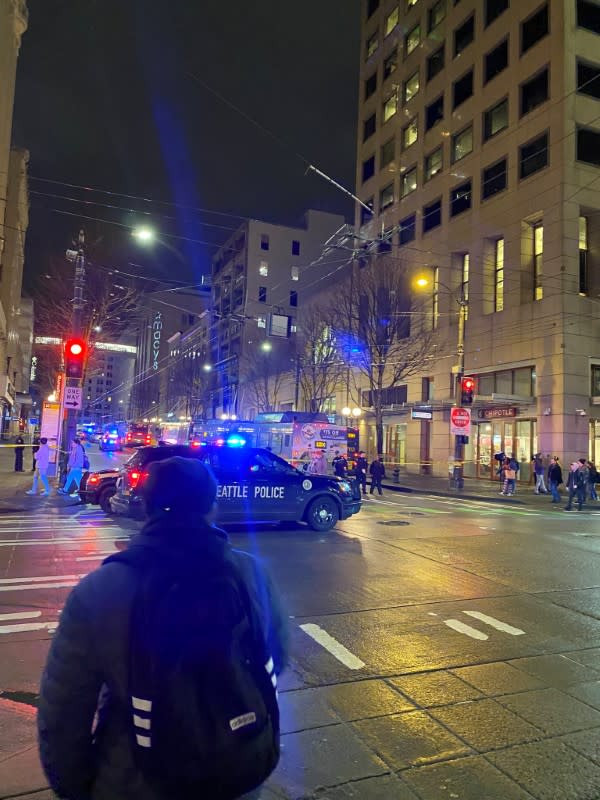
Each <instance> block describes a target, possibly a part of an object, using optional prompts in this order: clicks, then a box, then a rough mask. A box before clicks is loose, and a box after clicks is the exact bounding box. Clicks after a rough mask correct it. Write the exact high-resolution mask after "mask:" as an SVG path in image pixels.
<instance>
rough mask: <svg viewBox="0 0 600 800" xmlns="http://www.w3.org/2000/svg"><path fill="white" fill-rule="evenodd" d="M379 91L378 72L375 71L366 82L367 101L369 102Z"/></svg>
mask: <svg viewBox="0 0 600 800" xmlns="http://www.w3.org/2000/svg"><path fill="white" fill-rule="evenodd" d="M376 91H377V71H375V72H374V73H373V74H372V75H369V77H368V78H367V79H366V81H365V100H368V99H369V97H371V95H373V94H375V92H376Z"/></svg>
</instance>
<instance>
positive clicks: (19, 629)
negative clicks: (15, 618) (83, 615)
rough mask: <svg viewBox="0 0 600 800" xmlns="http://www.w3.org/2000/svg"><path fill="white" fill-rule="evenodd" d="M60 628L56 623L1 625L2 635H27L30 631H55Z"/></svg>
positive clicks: (0, 632)
mask: <svg viewBox="0 0 600 800" xmlns="http://www.w3.org/2000/svg"><path fill="white" fill-rule="evenodd" d="M57 626H58V623H56V622H24V623H23V624H21V625H0V634H7V633H26V632H28V631H43V630H47V631H53V630H55V629H56V627H57Z"/></svg>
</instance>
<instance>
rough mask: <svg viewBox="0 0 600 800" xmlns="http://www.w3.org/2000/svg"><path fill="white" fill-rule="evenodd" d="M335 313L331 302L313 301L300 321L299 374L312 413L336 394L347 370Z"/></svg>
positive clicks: (307, 408) (321, 408) (297, 367)
mask: <svg viewBox="0 0 600 800" xmlns="http://www.w3.org/2000/svg"><path fill="white" fill-rule="evenodd" d="M335 316H336V314H335V313H334V312H332V310H331V306H330V305H327V306H324V305H313V306H309V307H308V308H307V309H305V311H304V312H303V314H302V318H301V321H300V320H299V324H298V338H297V348H298V355H297V364H296V370H297V371H296V375H297V380H299V382H300V387H301V389H302V397H303V401H304V408H305V410H306V411H312V412H313V413H316V412H319V411H323V408H324V405H325V401H326V400H327V399H328V398H329V397H331V395H333V394H335V391H336V389H337V388H338V386H339V384H340V382H341V380H342V378H343V376H344V374H345V373H346V364H345V362H344V361H343V359H342V355H341V353H340V350H339V348H338V341H337V337H336V333H335V328H336V321H335Z"/></svg>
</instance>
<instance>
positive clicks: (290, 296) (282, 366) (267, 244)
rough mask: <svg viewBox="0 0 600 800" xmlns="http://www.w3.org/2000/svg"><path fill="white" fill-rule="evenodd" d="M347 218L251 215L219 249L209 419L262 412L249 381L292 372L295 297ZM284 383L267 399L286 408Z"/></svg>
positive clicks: (288, 397)
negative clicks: (290, 222) (294, 222)
mask: <svg viewBox="0 0 600 800" xmlns="http://www.w3.org/2000/svg"><path fill="white" fill-rule="evenodd" d="M344 223H345V220H344V218H343V217H342V216H340V215H338V214H329V213H325V212H322V211H315V210H309V211H307V212H306V214H305V215H304V219H303V223H302V224H301V225H298V226H286V225H275V224H273V223H268V222H262V221H260V220H248V221H247V222H244V223H243V224H242V225H241V226H240V227H239V229H238V230H237V231H236V232H235V233H234V234H233V235H232V236H231V237H230V239H228V241H226V242H225V243H224V244H223V246H222V247H221V248H220V249H219V251H218V252H217V253H216V255H215V257H214V258H213V263H212V312H213V326H212V329H211V337H210V349H211V357H212V365H213V367H214V370H213V376H214V377H213V392H212V413H213V416H214V415H220V414H223V413H225V414H231V413H234V414H237V415H238V416H242V417H244V418H248V417H252V416H253V415H254V414H255V413H256V412H257V411H264V410H266V408H263V407H261V406H262V405H264V400H266V398H263V402H261V401H260V399H257V397H256V393H255V392H253V391H252V389H251V388H249V386H248V378H249V377H252V376H254V378H257V379H258V381H262V382H265V381H267V382H268V380H269V379H270V375H271V373H272V374H276V373H279V372H281V371H285V370H290V371H293V362H294V356H295V334H296V330H297V318H298V314H300V313H302V310H301V308H300V295H301V294H303V293H305V291H306V288H307V280H310V281H314V280H318V276H316V278H315V273H314V270H310V265H311V264H312V262H314V261H315V260H316V259H318V258H319V257H320V256H321V254H322V252H323V249H324V246H325V243H326V242H327V240H328V239H329V237H330V236H332V234H334V233H335V232H336V231H337V230H339V229H340V228H341V227H342V226H343V225H344ZM309 274H310V278H308V275H309ZM250 383H252V381H250ZM281 388H282V392H283V394H281V396H280V397H277V398H275V397H274V396H273V397H272V398H270V399H271V400H275V399H276V400H277V402H276V403H273V404H275V405H277V406H278V407H285V408H288V407H289V408H290V409H291V407H292V405H293V403H294V388H293V381H292V382H291V383H290V382H289V381H287V382H286V383H285V384H283V383H282V387H281ZM276 394H277V393H276ZM284 395H285V396H284ZM269 405H271V403H269Z"/></svg>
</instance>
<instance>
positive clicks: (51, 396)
mask: <svg viewBox="0 0 600 800" xmlns="http://www.w3.org/2000/svg"><path fill="white" fill-rule="evenodd" d="M48 402H49V403H56V392H52V394H49V395H48Z"/></svg>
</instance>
